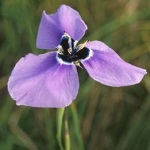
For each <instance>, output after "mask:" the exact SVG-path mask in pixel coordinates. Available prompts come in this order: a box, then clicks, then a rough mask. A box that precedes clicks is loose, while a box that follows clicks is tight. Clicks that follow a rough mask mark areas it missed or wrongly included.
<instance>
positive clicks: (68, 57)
mask: <svg viewBox="0 0 150 150" xmlns="http://www.w3.org/2000/svg"><path fill="white" fill-rule="evenodd" d="M86 43H87V41H86V42H85V43H83V44H79V45H77V41H75V40H74V39H72V38H71V37H70V36H69V35H68V34H67V33H64V35H63V36H62V37H61V40H60V45H59V46H58V47H57V49H58V58H60V59H61V60H62V61H63V62H65V63H74V64H75V65H76V66H79V67H81V64H80V60H81V59H82V60H84V59H86V58H87V57H88V56H89V54H90V49H88V48H86V47H85V45H86Z"/></svg>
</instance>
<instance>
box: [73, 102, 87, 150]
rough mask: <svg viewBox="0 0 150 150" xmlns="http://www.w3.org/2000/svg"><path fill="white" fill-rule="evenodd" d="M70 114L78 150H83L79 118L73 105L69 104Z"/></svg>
mask: <svg viewBox="0 0 150 150" xmlns="http://www.w3.org/2000/svg"><path fill="white" fill-rule="evenodd" d="M71 112H72V117H73V123H74V130H75V133H76V137H77V143H78V146H79V149H80V150H84V142H83V139H82V135H81V131H80V122H79V117H78V114H77V110H76V105H75V103H72V104H71Z"/></svg>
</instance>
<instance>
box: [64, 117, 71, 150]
mask: <svg viewBox="0 0 150 150" xmlns="http://www.w3.org/2000/svg"><path fill="white" fill-rule="evenodd" d="M65 150H70V133H69V126H68V117H67V116H65Z"/></svg>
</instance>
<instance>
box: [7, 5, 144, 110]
mask: <svg viewBox="0 0 150 150" xmlns="http://www.w3.org/2000/svg"><path fill="white" fill-rule="evenodd" d="M86 29H87V26H86V24H85V23H84V21H83V20H82V19H81V17H80V15H79V13H78V12H77V11H75V10H74V9H72V8H70V7H69V6H66V5H62V6H60V7H59V9H58V10H57V12H56V13H54V14H50V15H49V14H46V13H45V11H44V12H43V14H42V19H41V22H40V26H39V31H38V35H37V42H36V45H37V48H40V49H47V50H48V49H54V48H55V49H57V51H53V52H47V53H45V54H40V55H34V54H28V55H27V56H25V57H23V58H21V59H20V60H19V62H18V63H17V64H16V66H15V68H14V69H13V71H12V74H11V76H10V78H9V81H8V91H9V93H10V95H11V97H12V98H13V99H14V100H16V103H17V105H25V106H32V107H56V108H59V107H66V106H68V105H70V104H71V102H72V101H73V100H74V99H75V98H76V96H77V93H78V89H79V79H78V73H77V69H76V66H79V67H82V68H84V69H85V70H86V71H87V72H88V74H89V75H90V76H91V77H92V78H93V79H94V80H96V81H98V82H100V83H102V84H104V85H108V86H113V87H120V86H128V85H133V84H137V83H139V82H140V81H141V80H142V78H143V76H144V75H145V74H146V70H144V69H141V68H138V67H136V66H133V65H131V64H128V63H127V62H125V61H123V60H122V59H121V58H120V57H119V56H118V55H117V54H116V53H115V51H114V50H112V49H111V48H110V47H108V46H107V45H106V44H104V43H102V42H100V41H86V42H85V43H83V44H78V41H79V40H80V39H81V38H82V36H83V35H84V34H85V31H86Z"/></svg>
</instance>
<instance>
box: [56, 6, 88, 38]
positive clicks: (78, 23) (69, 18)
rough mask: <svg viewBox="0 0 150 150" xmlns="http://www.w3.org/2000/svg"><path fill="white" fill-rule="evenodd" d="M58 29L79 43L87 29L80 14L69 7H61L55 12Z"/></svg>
mask: <svg viewBox="0 0 150 150" xmlns="http://www.w3.org/2000/svg"><path fill="white" fill-rule="evenodd" d="M57 17H58V20H59V23H60V27H61V29H62V30H63V31H65V32H67V33H68V34H69V35H70V36H71V37H72V38H73V39H74V40H77V41H79V40H80V39H81V38H82V37H83V35H84V34H85V31H86V29H87V26H86V24H85V23H84V21H83V20H82V18H81V16H80V14H79V13H78V12H77V11H75V10H74V9H72V8H71V7H69V6H66V5H62V6H61V7H60V8H59V9H58V11H57Z"/></svg>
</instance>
